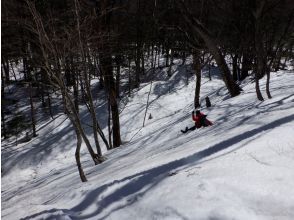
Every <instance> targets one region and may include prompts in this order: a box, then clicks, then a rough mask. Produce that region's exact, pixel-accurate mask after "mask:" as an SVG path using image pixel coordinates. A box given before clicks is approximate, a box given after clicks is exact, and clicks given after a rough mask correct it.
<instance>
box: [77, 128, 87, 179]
mask: <svg viewBox="0 0 294 220" xmlns="http://www.w3.org/2000/svg"><path fill="white" fill-rule="evenodd" d="M75 131H76V137H77V147H76V152H75V158H76V162H77V166H78V171H79V175H80V178H81V181H82V182H87V178H86V175H85V173H84V170H83V167H82V164H81V159H80V151H81V145H82V136H81V134H80V133H79V130H78V129H75Z"/></svg>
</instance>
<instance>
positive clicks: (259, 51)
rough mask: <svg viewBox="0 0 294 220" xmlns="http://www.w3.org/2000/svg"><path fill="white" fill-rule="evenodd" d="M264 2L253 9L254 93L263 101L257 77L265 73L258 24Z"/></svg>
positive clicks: (261, 37) (261, 36) (259, 26)
mask: <svg viewBox="0 0 294 220" xmlns="http://www.w3.org/2000/svg"><path fill="white" fill-rule="evenodd" d="M264 4H265V2H264V1H261V3H260V6H259V8H257V9H256V11H255V52H256V59H257V68H256V72H255V85H256V88H255V90H256V95H257V98H258V100H260V101H263V100H264V99H263V97H262V94H261V92H260V88H259V79H260V78H262V77H263V76H264V74H265V65H266V63H265V61H264V59H266V58H265V57H264V56H265V52H264V46H263V42H262V39H263V34H262V32H261V24H260V19H261V13H262V10H263V7H264Z"/></svg>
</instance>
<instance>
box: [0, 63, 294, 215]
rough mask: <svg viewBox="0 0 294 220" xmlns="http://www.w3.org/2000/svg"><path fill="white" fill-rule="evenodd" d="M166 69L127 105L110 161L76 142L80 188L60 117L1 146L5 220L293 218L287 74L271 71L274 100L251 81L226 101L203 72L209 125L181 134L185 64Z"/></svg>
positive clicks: (186, 119)
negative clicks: (23, 139) (98, 159)
mask: <svg viewBox="0 0 294 220" xmlns="http://www.w3.org/2000/svg"><path fill="white" fill-rule="evenodd" d="M173 71H174V74H173V76H172V77H171V78H170V79H168V78H167V77H166V69H164V70H163V72H162V77H157V78H156V79H155V80H154V81H153V83H152V84H151V83H150V82H146V83H144V84H142V87H141V88H140V89H139V90H138V91H137V92H136V93H135V94H133V95H132V97H130V98H129V99H128V102H127V104H126V106H124V108H123V111H122V113H121V134H122V139H123V142H124V144H123V145H122V146H121V147H120V148H117V149H115V150H112V151H108V152H106V151H105V150H104V153H105V156H106V157H107V158H108V159H107V161H105V162H104V163H102V164H100V165H97V166H94V164H93V162H92V161H91V160H90V157H89V156H88V154H87V152H86V150H85V148H86V147H85V146H84V145H83V149H84V151H83V153H82V165H83V167H84V169H85V172H86V175H87V178H88V182H86V183H82V182H81V181H80V179H79V176H78V171H77V167H76V163H75V159H74V151H75V145H76V140H75V135H74V132H73V129H72V126H71V125H70V122H69V120H68V119H67V118H66V116H65V115H62V114H60V115H58V116H57V117H55V119H54V120H48V121H45V122H43V124H39V125H38V133H39V136H38V137H37V138H35V139H33V140H31V141H30V142H28V143H23V144H18V145H17V146H15V145H13V143H9V142H2V154H1V158H2V184H1V186H2V188H1V198H2V214H1V216H2V219H5V220H13V219H26V220H28V219H51V220H53V219H58V220H70V219H93V220H97V219H115V220H116V219H119V220H122V219H148V220H149V219H197V220H198V219H199V220H202V219H203V220H204V219H207V220H208V219H209V220H226V219H238V220H239V219H240V220H242V219H244V220H245V219H246V220H248V219H250V220H254V219H258V220H262V219H276V220H286V219H287V220H292V219H294V135H293V134H294V111H293V108H294V72H293V71H281V72H277V73H272V78H271V92H272V96H273V98H272V99H266V100H265V101H263V102H260V101H258V100H257V99H256V95H255V89H254V83H253V82H251V81H250V79H248V80H247V81H246V82H243V84H242V85H241V86H242V88H243V90H244V92H242V94H241V95H240V96H238V97H235V98H229V95H228V94H227V91H226V89H225V88H224V84H223V82H222V81H221V80H220V79H219V77H218V75H214V76H213V80H212V81H209V80H208V78H207V76H206V72H205V71H204V74H203V75H204V76H205V77H203V79H202V88H201V97H203V98H205V97H206V96H207V95H209V97H210V98H211V102H212V105H213V106H212V107H211V108H209V109H206V108H202V111H203V112H204V113H206V114H208V118H209V119H211V120H212V121H213V122H214V125H213V126H212V127H208V128H202V129H199V130H195V131H191V132H189V133H186V134H182V133H181V132H180V129H183V128H185V127H186V126H192V125H193V122H192V120H191V118H190V114H191V111H192V110H193V97H194V87H195V78H194V77H193V76H192V75H191V74H190V75H189V73H187V72H186V66H182V67H181V66H175V68H174V69H173ZM157 75H158V74H157ZM187 79H188V81H187ZM187 82H189V84H188V85H186V84H187ZM150 86H151V91H152V92H151V95H150V106H149V108H148V112H147V119H146V123H145V127H142V125H143V117H144V113H145V108H146V101H147V96H148V92H149V89H150ZM261 89H262V91H263V93H264V91H265V79H262V80H261ZM264 97H266V95H265V94H264ZM202 103H203V106H204V101H202ZM100 105H101V106H103V103H100V104H99V106H100ZM102 110H103V109H102ZM102 110H101V111H102ZM150 114H151V115H152V119H150V120H148V117H149V115H150ZM98 115H99V112H98ZM83 117H84V118H85V119H86V118H87V115H86V113H85V115H83ZM101 117H102V118H101ZM99 119H100V120H102V121H104V122H105V123H106V121H107V119H106V118H103V116H101V114H100V115H99ZM105 123H104V125H103V126H104V127H105ZM106 130H107V129H106V128H105V132H106ZM91 141H92V143H93V140H91Z"/></svg>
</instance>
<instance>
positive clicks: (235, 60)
mask: <svg viewBox="0 0 294 220" xmlns="http://www.w3.org/2000/svg"><path fill="white" fill-rule="evenodd" d="M232 58H233V79H234V80H235V81H237V80H238V55H237V54H235V55H233V56H232Z"/></svg>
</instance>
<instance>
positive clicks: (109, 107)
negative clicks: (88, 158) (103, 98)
mask: <svg viewBox="0 0 294 220" xmlns="http://www.w3.org/2000/svg"><path fill="white" fill-rule="evenodd" d="M108 143H109V149H112V148H113V145H112V140H111V105H110V98H109V97H108ZM109 149H108V150H109Z"/></svg>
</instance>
